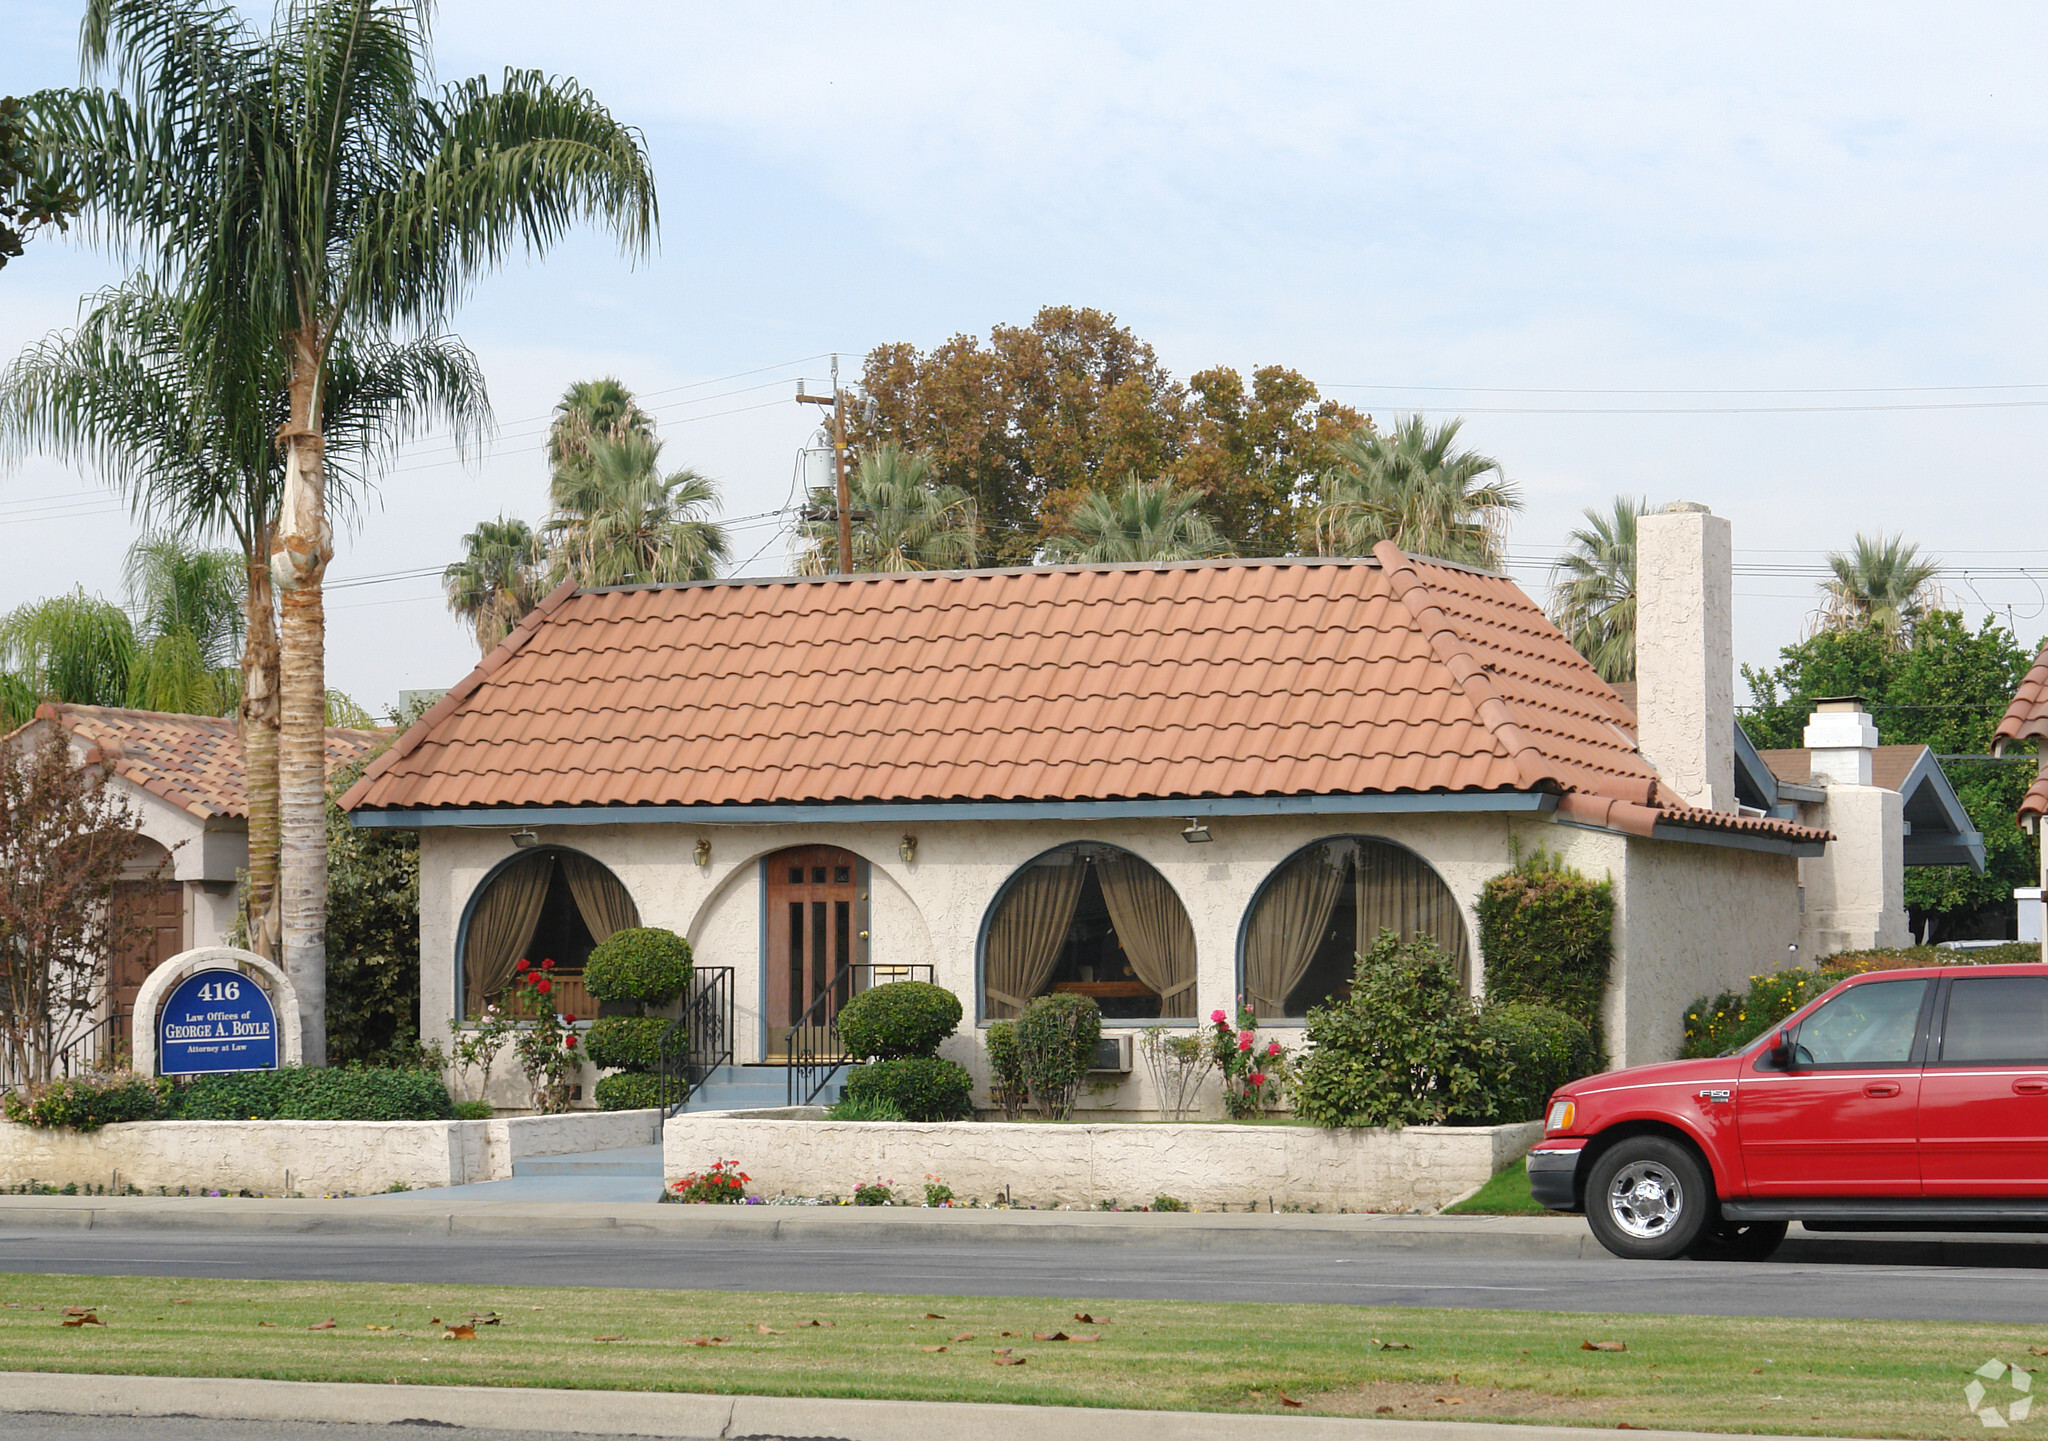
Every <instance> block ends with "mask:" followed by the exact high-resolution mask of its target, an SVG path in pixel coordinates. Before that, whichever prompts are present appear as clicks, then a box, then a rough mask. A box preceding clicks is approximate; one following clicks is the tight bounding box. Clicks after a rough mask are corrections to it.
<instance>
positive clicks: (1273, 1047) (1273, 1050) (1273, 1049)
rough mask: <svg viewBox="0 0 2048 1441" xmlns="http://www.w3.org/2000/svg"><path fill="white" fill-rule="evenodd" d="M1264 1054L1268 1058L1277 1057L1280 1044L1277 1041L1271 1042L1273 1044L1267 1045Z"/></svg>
mask: <svg viewBox="0 0 2048 1441" xmlns="http://www.w3.org/2000/svg"><path fill="white" fill-rule="evenodd" d="M1266 1054H1267V1055H1269V1056H1277V1055H1279V1054H1280V1043H1279V1042H1278V1041H1273V1042H1271V1043H1269V1044H1268V1045H1267V1047H1266Z"/></svg>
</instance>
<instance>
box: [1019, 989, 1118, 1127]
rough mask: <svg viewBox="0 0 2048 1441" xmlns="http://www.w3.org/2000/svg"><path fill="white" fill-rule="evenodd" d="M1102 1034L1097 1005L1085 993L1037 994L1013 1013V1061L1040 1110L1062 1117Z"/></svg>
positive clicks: (1069, 1109) (1071, 1107)
mask: <svg viewBox="0 0 2048 1441" xmlns="http://www.w3.org/2000/svg"><path fill="white" fill-rule="evenodd" d="M1100 1039H1102V1010H1101V1008H1100V1007H1098V1006H1097V1005H1096V1004H1095V1002H1094V1000H1093V999H1091V998H1090V997H1088V996H1076V995H1071V994H1068V993H1066V992H1054V993H1053V994H1052V995H1050V996H1040V997H1038V998H1037V999H1036V1000H1034V1001H1032V1003H1031V1004H1030V1005H1028V1006H1026V1007H1025V1008H1024V1014H1023V1015H1021V1016H1019V1017H1018V1018H1017V1062H1018V1065H1019V1067H1020V1068H1021V1069H1022V1070H1023V1072H1024V1083H1025V1085H1027V1086H1029V1087H1030V1088H1031V1094H1032V1095H1033V1096H1034V1097H1035V1098H1036V1099H1037V1101H1038V1108H1039V1110H1040V1111H1042V1112H1043V1113H1044V1114H1045V1115H1047V1116H1049V1117H1052V1118H1054V1119H1059V1120H1064V1119H1065V1118H1066V1117H1067V1116H1069V1115H1071V1114H1072V1113H1073V1110H1074V1094H1075V1091H1076V1090H1077V1088H1078V1087H1079V1086H1080V1084H1081V1078H1082V1077H1083V1076H1085V1075H1087V1074H1088V1066H1089V1063H1090V1062H1092V1061H1093V1060H1094V1059H1095V1043H1096V1042H1097V1041H1099V1040H1100Z"/></svg>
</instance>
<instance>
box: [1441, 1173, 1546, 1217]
mask: <svg viewBox="0 0 2048 1441" xmlns="http://www.w3.org/2000/svg"><path fill="white" fill-rule="evenodd" d="M1444 1214H1445V1215H1446V1216H1554V1215H1556V1214H1557V1213H1556V1212H1555V1211H1552V1210H1551V1209H1550V1208H1549V1207H1547V1206H1542V1205H1538V1204H1537V1202H1536V1199H1535V1198H1534V1197H1533V1196H1531V1195H1530V1194H1529V1171H1528V1168H1527V1167H1526V1166H1524V1165H1523V1164H1522V1163H1521V1162H1520V1161H1516V1162H1514V1163H1513V1164H1511V1165H1507V1166H1503V1167H1502V1168H1501V1169H1500V1170H1498V1171H1495V1172H1494V1173H1493V1179H1492V1180H1491V1181H1488V1182H1487V1183H1486V1184H1485V1185H1484V1186H1481V1187H1480V1188H1479V1189H1478V1190H1477V1191H1476V1192H1474V1193H1473V1194H1472V1195H1470V1196H1468V1197H1466V1198H1465V1199H1464V1200H1462V1201H1460V1202H1458V1204H1457V1205H1455V1206H1446V1207H1444Z"/></svg>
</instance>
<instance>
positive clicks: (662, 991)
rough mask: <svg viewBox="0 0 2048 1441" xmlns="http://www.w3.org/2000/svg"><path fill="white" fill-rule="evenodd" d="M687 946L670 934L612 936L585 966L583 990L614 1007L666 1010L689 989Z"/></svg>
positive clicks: (640, 931)
mask: <svg viewBox="0 0 2048 1441" xmlns="http://www.w3.org/2000/svg"><path fill="white" fill-rule="evenodd" d="M692 970H693V967H692V965H691V962H690V943H689V942H688V941H686V940H684V939H683V938H682V937H681V936H679V935H677V934H676V933H675V932H674V931H664V930H660V929H657V928H655V927H652V926H636V927H633V928H631V929H628V930H623V931H613V932H612V933H611V934H610V935H609V936H607V937H605V939H604V940H603V941H601V942H600V943H599V944H598V945H597V947H596V948H595V949H594V950H592V951H591V953H590V959H589V960H587V961H585V962H584V963H583V988H584V989H585V990H587V991H589V992H590V994H591V995H593V996H595V997H596V998H597V999H598V1000H600V1001H610V1002H612V1003H613V1004H615V1005H628V1006H638V1007H639V1008H641V1010H642V1011H645V1009H646V1008H647V1007H649V1006H665V1005H667V1004H668V1003H669V1002H670V1001H673V1000H674V999H675V998H676V997H677V996H680V995H681V994H683V992H685V991H687V990H688V989H689V988H690V976H691V973H692Z"/></svg>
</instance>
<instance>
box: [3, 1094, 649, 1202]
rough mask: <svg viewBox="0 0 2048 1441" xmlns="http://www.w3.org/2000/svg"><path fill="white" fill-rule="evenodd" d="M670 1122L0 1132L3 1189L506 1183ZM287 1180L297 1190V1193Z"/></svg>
mask: <svg viewBox="0 0 2048 1441" xmlns="http://www.w3.org/2000/svg"><path fill="white" fill-rule="evenodd" d="M660 1115H661V1113H660V1112H659V1111H654V1110H644V1111H601V1112H575V1113H571V1114H568V1115H561V1116H513V1117H509V1118H507V1119H504V1120H496V1121H128V1122H124V1123H122V1124H119V1125H113V1126H106V1127H103V1128H102V1129H100V1130H97V1131H70V1130H62V1129H57V1130H40V1129H38V1128H36V1127H34V1126H21V1125H16V1124H14V1123H13V1122H6V1121H0V1185H7V1186H19V1185H24V1184H26V1183H28V1182H31V1181H34V1182H39V1183H41V1184H43V1185H47V1186H64V1185H72V1184H75V1185H79V1186H118V1187H120V1188H124V1189H125V1188H126V1187H128V1186H136V1187H139V1188H140V1189H142V1190H144V1191H154V1190H155V1189H157V1188H158V1187H159V1186H162V1187H165V1188H167V1189H171V1190H176V1189H178V1188H180V1187H190V1188H191V1189H193V1190H195V1191H196V1190H220V1191H244V1190H247V1191H262V1192H265V1193H269V1194H278V1193H282V1192H285V1191H296V1192H299V1193H301V1194H306V1193H312V1194H322V1193H328V1192H335V1191H352V1192H355V1193H357V1194H359V1195H360V1194H367V1193H370V1192H375V1191H388V1190H390V1189H391V1187H393V1186H394V1185H404V1186H410V1187H412V1188H414V1189H416V1190H418V1189H424V1188H427V1187H432V1186H461V1185H466V1184H468V1183H470V1182H473V1181H502V1180H504V1179H506V1178H507V1177H509V1176H510V1175H511V1174H512V1166H513V1163H514V1162H516V1161H520V1160H524V1159H527V1158H528V1157H535V1156H560V1155H567V1154H571V1153H574V1152H580V1151H606V1150H612V1149H615V1148H617V1147H622V1146H645V1145H648V1144H651V1143H652V1142H653V1140H654V1139H655V1134H656V1128H657V1127H658V1126H659V1125H660V1124H661V1120H660ZM287 1176H289V1182H287Z"/></svg>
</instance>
